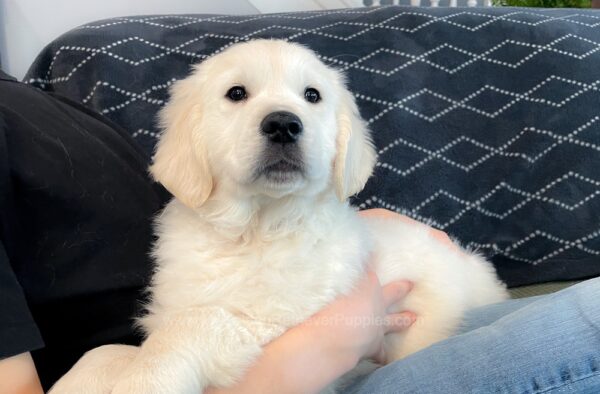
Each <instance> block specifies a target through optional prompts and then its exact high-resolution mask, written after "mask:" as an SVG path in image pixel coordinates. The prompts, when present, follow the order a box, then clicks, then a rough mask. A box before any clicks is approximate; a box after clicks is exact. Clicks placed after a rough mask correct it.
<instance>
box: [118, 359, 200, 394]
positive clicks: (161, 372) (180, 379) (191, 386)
mask: <svg viewBox="0 0 600 394" xmlns="http://www.w3.org/2000/svg"><path fill="white" fill-rule="evenodd" d="M199 379H200V376H199V374H198V371H197V370H196V368H194V367H193V366H192V365H191V364H189V363H188V362H187V360H186V359H185V358H184V357H179V356H178V355H177V354H174V355H167V354H161V355H160V356H159V357H152V358H143V357H138V358H136V360H135V361H134V362H133V363H132V364H131V365H130V367H129V368H128V369H127V370H125V371H124V372H123V373H122V374H121V376H120V377H119V380H118V382H117V383H116V384H115V386H114V388H113V390H112V391H111V394H174V393H177V394H188V393H189V394H198V393H201V392H202V390H203V389H204V388H205V386H206V385H205V384H202V383H201V382H200V381H199Z"/></svg>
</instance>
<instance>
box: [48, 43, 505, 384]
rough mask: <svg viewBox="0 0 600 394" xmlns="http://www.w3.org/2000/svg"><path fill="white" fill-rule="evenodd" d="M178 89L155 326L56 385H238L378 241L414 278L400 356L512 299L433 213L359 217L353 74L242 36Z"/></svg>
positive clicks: (152, 306) (392, 350)
mask: <svg viewBox="0 0 600 394" xmlns="http://www.w3.org/2000/svg"><path fill="white" fill-rule="evenodd" d="M171 95H172V96H171V100H170V102H169V104H168V105H167V106H166V107H165V108H164V109H163V110H162V112H161V114H160V122H161V125H162V127H163V129H164V132H163V134H162V136H161V138H160V141H159V143H158V147H157V150H156V154H155V156H154V164H153V165H152V167H151V173H152V174H153V176H154V177H155V179H156V180H157V181H159V182H161V183H162V184H163V185H164V186H165V187H166V188H167V189H168V190H169V191H171V193H172V194H173V195H174V196H175V198H174V199H173V200H172V201H171V202H170V203H169V204H168V205H167V206H166V208H165V209H164V211H163V212H162V213H161V214H160V216H159V217H158V218H157V221H156V231H157V235H158V241H157V243H156V245H155V247H154V257H155V260H156V270H155V274H154V277H153V280H152V284H151V286H150V289H149V290H150V293H151V302H150V303H149V304H148V305H147V314H146V315H145V316H144V317H143V318H141V320H140V325H141V327H142V328H143V329H144V332H145V333H146V335H147V337H146V340H145V342H144V343H143V344H142V346H141V347H140V348H139V349H138V348H135V347H131V346H115V345H110V346H104V347H100V348H98V349H95V350H92V351H91V352H89V353H87V354H86V355H85V356H84V357H83V358H82V359H81V360H80V361H79V362H78V363H77V364H76V365H75V366H74V367H73V369H72V370H71V371H70V372H69V373H68V374H67V375H65V377H63V379H62V380H61V381H59V382H58V383H57V385H56V386H55V387H54V389H53V391H52V394H63V393H85V392H89V393H109V392H110V393H113V394H136V393H139V394H158V393H186V394H187V393H190V394H197V393H200V392H201V391H202V390H203V389H204V388H206V387H208V386H228V385H231V384H233V383H234V382H236V380H237V379H239V378H240V377H241V376H242V375H243V373H244V371H245V369H246V368H247V367H248V366H250V365H252V363H253V362H254V361H255V359H256V358H257V356H258V355H259V354H260V352H261V346H263V345H264V344H265V343H267V342H269V341H271V340H272V339H273V338H275V337H277V336H279V335H281V334H282V333H283V332H284V331H285V330H286V329H287V328H289V327H291V326H294V325H296V324H298V323H299V322H301V321H303V320H305V319H307V318H308V317H310V316H311V315H313V314H314V313H315V312H317V311H319V310H320V309H321V308H323V307H324V306H325V305H327V304H328V303H330V302H331V301H332V300H333V299H335V298H336V297H338V296H340V295H342V294H345V293H348V292H350V291H351V289H352V288H353V285H354V284H355V283H356V282H357V281H358V279H359V278H360V277H361V276H362V275H364V273H365V265H366V264H367V262H368V257H369V255H373V256H374V265H375V270H376V272H377V275H378V276H379V278H380V280H381V282H382V283H383V284H385V283H389V282H390V281H392V280H397V279H408V280H411V281H413V282H414V288H413V290H412V292H411V293H410V294H409V295H408V297H407V298H406V299H405V302H404V303H403V304H402V305H398V310H405V309H408V310H412V311H414V312H415V313H416V314H417V315H418V316H419V318H418V322H417V324H415V325H413V327H411V328H409V329H408V330H406V331H405V332H401V333H394V334H390V335H388V336H387V338H386V342H385V345H386V354H387V355H388V357H389V361H391V360H393V359H398V358H401V357H404V356H406V355H408V354H410V353H412V352H415V351H417V350H419V349H422V348H424V347H426V346H428V345H430V344H432V343H434V342H436V341H439V340H441V339H444V338H446V337H448V336H449V335H451V334H452V333H453V332H454V331H455V329H456V328H457V326H458V325H459V324H460V322H461V318H462V317H463V315H464V313H465V311H467V310H468V309H470V308H474V307H477V306H480V305H484V304H488V303H493V302H497V301H501V300H503V299H505V298H506V297H507V293H506V290H505V287H504V285H503V284H502V283H501V282H500V281H499V280H498V279H497V277H496V274H495V271H494V269H493V267H492V266H491V265H490V264H488V263H487V262H486V261H484V260H483V259H482V258H481V257H479V256H477V255H475V254H473V253H470V252H468V251H462V252H460V251H459V250H458V249H456V250H451V249H450V248H449V247H448V246H447V245H444V244H441V243H439V241H437V240H435V239H434V238H433V237H432V236H431V235H430V234H429V232H428V231H427V229H426V228H425V227H424V226H423V227H415V226H413V225H410V224H406V223H403V222H400V221H394V220H389V219H387V220H386V219H377V218H368V219H366V218H361V217H359V216H358V215H357V212H356V209H355V208H353V207H351V206H350V205H349V204H348V202H347V199H348V197H349V196H351V195H353V194H355V193H357V192H359V191H360V190H361V189H362V188H363V186H364V185H365V183H366V182H367V179H368V178H369V176H370V175H371V172H372V170H373V167H374V165H375V162H376V152H375V150H374V148H373V144H372V142H371V138H370V132H369V130H368V129H367V127H366V124H365V122H364V121H363V120H362V119H361V117H360V115H359V112H358V108H357V106H356V103H355V101H354V97H353V95H352V94H351V93H350V92H349V91H348V90H347V88H346V85H345V81H344V77H343V76H342V75H341V74H340V73H339V72H338V71H336V70H335V69H333V68H330V67H328V66H327V65H325V64H323V63H322V62H321V61H320V60H319V59H318V58H317V57H316V56H315V54H314V53H313V52H311V51H310V50H309V49H307V48H305V47H303V46H301V45H298V44H293V43H288V42H284V41H276V40H256V41H251V42H247V43H240V44H236V45H234V46H232V47H230V48H228V49H227V50H225V51H224V52H222V53H220V54H218V55H216V56H214V57H212V58H210V59H208V60H206V61H204V62H203V63H201V64H200V65H198V66H196V67H195V68H194V71H193V73H192V74H191V75H190V76H189V77H188V78H186V79H184V80H182V81H179V82H177V83H175V84H174V85H173V87H172V89H171ZM406 192H407V193H410V190H407V191H406Z"/></svg>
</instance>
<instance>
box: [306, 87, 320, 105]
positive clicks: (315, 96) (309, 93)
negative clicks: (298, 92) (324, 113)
mask: <svg viewBox="0 0 600 394" xmlns="http://www.w3.org/2000/svg"><path fill="white" fill-rule="evenodd" d="M304 98H305V99H306V101H308V102H309V103H313V104H314V103H318V102H319V101H320V100H321V94H320V93H319V91H318V90H317V89H315V88H306V90H305V91H304Z"/></svg>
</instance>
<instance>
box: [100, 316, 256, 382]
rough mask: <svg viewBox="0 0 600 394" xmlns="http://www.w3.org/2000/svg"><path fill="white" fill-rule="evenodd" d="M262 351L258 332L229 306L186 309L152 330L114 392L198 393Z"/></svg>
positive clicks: (230, 377)
mask: <svg viewBox="0 0 600 394" xmlns="http://www.w3.org/2000/svg"><path fill="white" fill-rule="evenodd" d="M260 352H261V347H260V344H259V342H258V340H257V337H256V336H255V335H254V333H253V332H251V330H249V329H248V327H247V326H246V325H245V324H243V322H242V321H241V320H239V319H237V318H236V317H235V316H233V315H232V314H231V313H229V312H227V311H226V310H224V309H222V308H217V307H207V308H201V309H192V310H186V311H184V312H181V313H178V314H177V315H170V316H169V317H167V318H166V319H165V323H164V324H163V325H162V326H160V327H159V328H157V329H156V330H154V331H153V332H152V333H150V335H149V336H148V338H147V339H146V341H145V342H144V343H143V344H142V346H141V349H140V352H139V353H138V355H137V357H136V358H135V359H134V360H133V362H132V363H131V365H130V367H129V368H128V369H126V370H125V371H124V372H123V374H122V375H121V376H120V378H119V381H118V382H117V384H116V386H115V387H114V389H113V391H112V393H113V394H167V393H168V394H188V393H190V394H199V393H201V392H202V391H203V390H204V389H205V388H206V387H208V386H219V387H226V386H229V385H232V384H233V383H235V382H236V380H237V379H238V378H239V377H241V376H242V374H243V373H244V371H245V369H246V368H247V367H248V366H249V365H251V364H252V362H253V361H254V360H255V359H256V357H257V356H258V355H259V354H260Z"/></svg>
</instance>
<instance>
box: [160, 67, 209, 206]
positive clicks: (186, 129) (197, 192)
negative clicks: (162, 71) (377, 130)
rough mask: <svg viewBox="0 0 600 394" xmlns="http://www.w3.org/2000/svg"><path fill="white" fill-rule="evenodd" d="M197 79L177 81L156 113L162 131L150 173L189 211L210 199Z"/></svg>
mask: <svg viewBox="0 0 600 394" xmlns="http://www.w3.org/2000/svg"><path fill="white" fill-rule="evenodd" d="M195 78H198V77H197V76H193V77H191V78H188V79H185V80H182V81H179V82H176V83H175V84H174V85H173V86H172V88H171V98H170V101H169V103H168V104H167V105H166V106H165V107H164V108H163V109H162V110H161V112H160V114H159V120H160V125H161V127H162V129H163V132H162V134H161V137H160V140H159V142H158V145H157V148H156V152H155V154H154V158H153V162H154V163H153V164H152V166H151V167H150V172H151V173H152V175H153V176H154V179H156V180H157V181H158V182H160V183H162V184H163V186H165V187H166V188H167V190H169V191H170V192H171V193H172V194H173V195H174V196H175V197H177V199H179V200H180V201H181V202H183V203H184V204H185V205H187V206H189V207H191V208H198V207H200V206H201V205H202V204H203V203H204V202H205V201H206V200H207V199H208V197H209V196H210V194H211V191H212V189H213V178H212V174H211V170H210V167H209V163H208V158H207V155H206V153H207V152H206V149H205V144H204V143H203V142H202V136H201V133H199V132H198V131H197V130H196V128H197V125H198V124H200V117H201V116H202V113H201V109H200V105H199V101H198V92H199V89H198V87H197V83H196V81H195Z"/></svg>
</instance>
